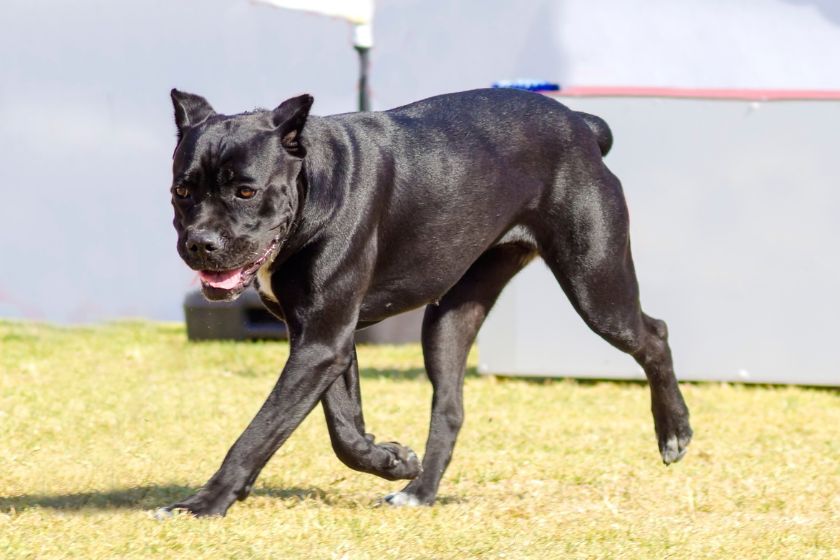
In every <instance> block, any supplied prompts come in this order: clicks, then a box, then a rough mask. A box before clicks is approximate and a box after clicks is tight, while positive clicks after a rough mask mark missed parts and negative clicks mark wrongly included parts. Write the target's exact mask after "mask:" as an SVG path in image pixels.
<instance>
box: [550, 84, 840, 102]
mask: <svg viewBox="0 0 840 560" xmlns="http://www.w3.org/2000/svg"><path fill="white" fill-rule="evenodd" d="M544 93H545V95H556V96H559V97H677V98H697V99H739V100H745V101H792V100H840V91H832V90H807V89H803V90H787V89H691V88H672V87H628V86H573V87H565V88H563V89H561V90H560V91H547V92H544Z"/></svg>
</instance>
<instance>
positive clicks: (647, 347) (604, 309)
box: [537, 165, 692, 464]
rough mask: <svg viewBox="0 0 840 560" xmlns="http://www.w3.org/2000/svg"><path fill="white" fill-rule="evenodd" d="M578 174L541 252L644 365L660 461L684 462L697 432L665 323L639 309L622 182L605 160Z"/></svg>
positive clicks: (586, 308) (598, 324) (592, 323)
mask: <svg viewBox="0 0 840 560" xmlns="http://www.w3.org/2000/svg"><path fill="white" fill-rule="evenodd" d="M578 177H579V178H580V177H590V179H588V180H582V181H581V183H580V184H579V186H574V187H569V189H567V190H566V191H565V192H564V193H563V195H564V200H565V202H564V203H563V204H556V205H555V206H554V211H553V212H554V213H553V215H552V220H553V224H551V223H549V224H546V223H545V222H543V224H542V226H543V229H541V231H539V232H538V233H537V237H538V243H539V246H540V254H541V255H542V257H543V259H544V260H545V262H546V264H548V266H549V268H550V269H551V271H552V272H553V273H554V276H555V277H556V278H557V280H558V282H559V283H560V285H561V286H562V287H563V290H564V291H565V292H566V295H567V296H568V297H569V299H570V300H571V303H572V305H573V306H574V308H575V310H577V312H578V314H580V316H581V318H583V320H584V321H585V322H586V324H587V325H588V326H589V328H591V329H592V330H593V331H594V332H595V333H597V334H598V335H600V336H601V337H602V338H604V339H605V340H606V341H607V342H609V343H610V344H612V345H613V346H615V347H616V348H618V349H619V350H622V351H624V352H626V353H628V354H630V355H631V356H633V358H635V360H636V362H638V364H639V365H640V366H642V368H643V369H644V371H645V374H646V376H647V379H648V384H649V385H650V392H651V408H652V411H653V419H654V426H655V429H656V435H657V439H658V443H659V451H660V453H661V455H662V460H663V461H664V462H665V463H666V464H670V463H673V462H675V461H679V460H680V459H681V458H682V456H683V455H684V454H685V452H686V447H687V446H688V443H689V441H691V436H692V430H691V426H690V425H689V418H688V416H689V415H688V408H687V407H686V404H685V401H684V400H683V397H682V394H681V393H680V389H679V386H678V384H677V379H676V377H675V376H674V368H673V364H672V361H671V350H670V348H669V346H668V330H667V328H666V326H665V323H664V322H663V321H660V320H658V319H653V318H651V317H649V316H647V315H645V314H644V313H643V312H642V309H641V304H640V302H639V286H638V283H637V280H636V273H635V270H634V266H633V259H632V256H631V253H630V237H629V231H628V230H629V217H628V211H627V206H626V204H625V202H624V195H623V193H622V189H621V184H620V183H619V181H618V179H617V178H616V177H615V176H614V175H612V173H610V172H609V170H608V169H607V168H606V167H605V166H603V165H598V166H597V167H594V168H590V169H583V170H581V173H580V174H579V175H578ZM574 189H580V190H581V192H577V193H575V192H570V191H572V190H574ZM583 189H585V192H584V191H583ZM552 225H554V227H552Z"/></svg>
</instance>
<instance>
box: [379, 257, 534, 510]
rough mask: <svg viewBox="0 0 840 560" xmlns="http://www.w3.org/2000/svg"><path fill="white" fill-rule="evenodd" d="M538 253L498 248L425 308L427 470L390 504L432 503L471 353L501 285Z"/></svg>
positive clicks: (457, 419) (460, 410)
mask: <svg viewBox="0 0 840 560" xmlns="http://www.w3.org/2000/svg"><path fill="white" fill-rule="evenodd" d="M535 254H536V248H535V247H533V246H528V245H524V244H506V245H499V246H497V247H494V248H492V249H490V250H489V251H487V252H485V253H484V254H483V255H482V256H481V257H480V258H479V259H478V260H477V261H476V262H475V263H474V264H473V265H472V266H471V267H470V269H469V270H468V271H467V272H466V273H465V274H464V276H463V277H462V278H461V279H460V280H459V281H458V282H457V283H456V284H455V286H453V287H452V288H451V289H450V290H449V291H448V292H447V293H446V294H445V295H444V296H443V298H441V300H440V302H439V303H438V304H437V305H429V306H428V307H426V315H425V317H424V319H423V357H424V360H425V364H426V372H427V373H428V375H429V379H430V380H431V382H432V387H433V389H434V394H433V397H432V418H431V422H430V425H429V437H428V440H427V442H426V453H425V455H424V457H423V472H422V473H420V476H419V477H417V478H415V479H414V480H413V481H411V482H410V483H409V484H408V486H406V487H405V488H404V489H403V490H402V491H401V492H395V493H393V494H389V495H388V496H386V497H385V502H386V503H388V504H390V505H394V506H403V505H421V504H426V505H431V504H432V503H434V501H435V497H436V495H437V491H438V485H439V484H440V479H441V477H442V476H443V472H444V471H445V470H446V467H447V466H448V465H449V461H450V459H451V458H452V450H453V448H454V447H455V440H456V438H457V436H458V432H459V430H460V429H461V424H462V423H463V420H464V402H463V388H464V370H465V368H466V362H467V354H468V352H469V350H470V347H471V346H472V344H473V341H474V340H475V336H476V334H477V333H478V329H479V328H480V327H481V324H482V323H483V322H484V318H485V317H486V316H487V313H488V312H489V311H490V308H491V307H492V306H493V304H494V303H495V302H496V298H498V296H499V294H500V293H501V291H502V288H504V287H505V284H507V283H508V281H510V279H511V278H512V277H513V276H514V275H515V274H516V273H517V272H519V271H520V270H521V269H522V267H524V266H525V265H526V264H527V263H528V262H529V261H530V260H531V259H532V258H533V257H534V255H535Z"/></svg>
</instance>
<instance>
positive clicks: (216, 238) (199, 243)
mask: <svg viewBox="0 0 840 560" xmlns="http://www.w3.org/2000/svg"><path fill="white" fill-rule="evenodd" d="M221 248H222V238H221V236H220V235H219V234H218V233H215V232H212V231H207V230H199V231H193V232H191V233H190V234H189V235H188V236H187V250H188V251H189V252H190V253H194V254H201V255H209V254H211V253H213V252H214V251H218V250H219V249H221Z"/></svg>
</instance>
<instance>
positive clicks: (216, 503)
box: [154, 492, 230, 521]
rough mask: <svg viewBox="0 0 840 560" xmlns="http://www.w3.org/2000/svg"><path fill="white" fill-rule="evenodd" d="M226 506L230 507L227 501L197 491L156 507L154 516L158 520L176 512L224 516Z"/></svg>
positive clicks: (201, 515) (202, 515)
mask: <svg viewBox="0 0 840 560" xmlns="http://www.w3.org/2000/svg"><path fill="white" fill-rule="evenodd" d="M228 507H230V504H229V503H225V502H224V501H222V500H213V499H211V498H210V497H209V496H207V495H202V493H201V492H199V493H198V494H195V495H193V496H190V497H189V498H187V499H185V500H181V501H180V502H176V503H174V504H170V505H168V506H165V507H162V508H158V509H157V510H156V511H155V513H154V517H155V519H157V520H158V521H163V520H165V519H169V518H170V517H173V516H174V515H175V514H176V513H187V514H189V515H192V516H193V517H224V516H225V514H226V513H227V509H228Z"/></svg>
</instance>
